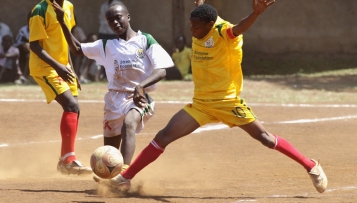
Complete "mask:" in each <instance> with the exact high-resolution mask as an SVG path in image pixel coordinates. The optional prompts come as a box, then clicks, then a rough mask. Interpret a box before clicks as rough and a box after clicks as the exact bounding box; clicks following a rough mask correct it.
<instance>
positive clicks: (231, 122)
mask: <svg viewBox="0 0 357 203" xmlns="http://www.w3.org/2000/svg"><path fill="white" fill-rule="evenodd" d="M183 109H184V110H185V111H186V112H187V113H188V114H190V115H191V116H192V117H193V118H194V119H195V120H196V121H197V122H198V123H199V124H200V126H203V125H205V124H208V123H218V122H222V123H224V124H226V125H228V126H229V127H234V126H241V125H245V124H248V123H251V122H253V121H254V120H255V119H256V118H257V117H256V116H255V115H254V113H253V110H252V108H250V107H249V106H247V104H246V103H245V101H244V99H242V98H239V97H237V98H235V99H227V100H199V99H193V103H192V104H188V105H186V106H185V107H184V108H183Z"/></svg>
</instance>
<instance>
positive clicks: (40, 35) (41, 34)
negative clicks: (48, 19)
mask: <svg viewBox="0 0 357 203" xmlns="http://www.w3.org/2000/svg"><path fill="white" fill-rule="evenodd" d="M29 29H30V36H29V41H30V42H33V41H37V40H42V39H46V38H48V35H47V32H46V29H45V23H44V19H43V17H42V16H41V15H39V14H38V11H37V10H36V8H35V9H34V11H33V12H32V16H31V18H30V21H29Z"/></svg>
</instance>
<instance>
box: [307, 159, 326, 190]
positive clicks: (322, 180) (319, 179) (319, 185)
mask: <svg viewBox="0 0 357 203" xmlns="http://www.w3.org/2000/svg"><path fill="white" fill-rule="evenodd" d="M311 160H312V161H313V162H315V164H316V165H315V167H314V168H312V169H311V171H310V172H309V176H310V178H311V180H312V183H313V184H314V186H315V188H316V190H317V191H318V192H320V193H323V192H324V191H325V190H326V188H327V177H326V175H325V173H324V171H323V170H322V167H321V165H320V162H319V161H315V160H313V159H311Z"/></svg>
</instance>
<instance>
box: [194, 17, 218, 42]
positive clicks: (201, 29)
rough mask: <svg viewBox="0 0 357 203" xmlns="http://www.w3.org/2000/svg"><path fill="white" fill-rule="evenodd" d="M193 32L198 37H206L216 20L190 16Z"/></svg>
mask: <svg viewBox="0 0 357 203" xmlns="http://www.w3.org/2000/svg"><path fill="white" fill-rule="evenodd" d="M190 22H191V34H192V36H193V37H195V38H197V39H202V38H204V37H205V36H206V35H207V34H208V33H209V31H211V29H212V26H213V25H214V22H205V21H202V20H201V19H200V18H198V17H193V18H190Z"/></svg>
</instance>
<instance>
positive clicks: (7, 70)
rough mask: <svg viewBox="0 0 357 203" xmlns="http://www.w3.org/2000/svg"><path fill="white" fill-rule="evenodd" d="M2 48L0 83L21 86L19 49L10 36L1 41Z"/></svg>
mask: <svg viewBox="0 0 357 203" xmlns="http://www.w3.org/2000/svg"><path fill="white" fill-rule="evenodd" d="M1 45H2V47H1V48H0V83H8V82H12V83H15V84H21V82H19V78H20V76H21V70H20V67H19V55H20V52H19V49H18V48H16V47H15V46H13V45H14V42H13V39H12V37H11V36H10V35H5V36H4V37H2V39H1Z"/></svg>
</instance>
